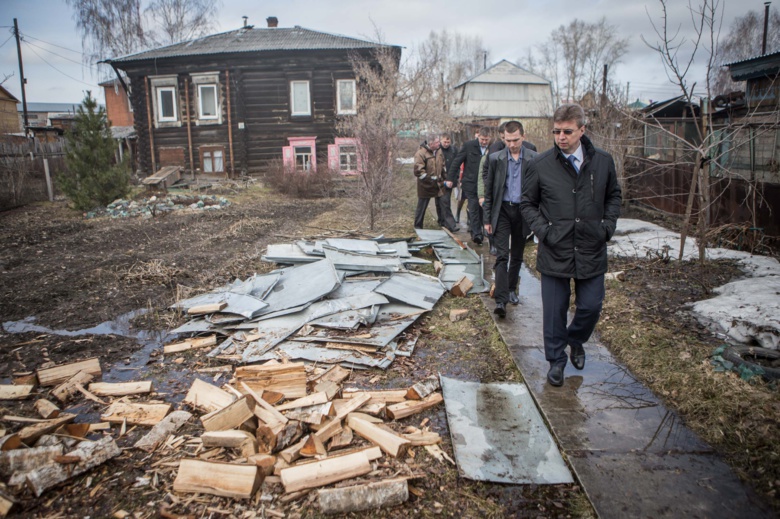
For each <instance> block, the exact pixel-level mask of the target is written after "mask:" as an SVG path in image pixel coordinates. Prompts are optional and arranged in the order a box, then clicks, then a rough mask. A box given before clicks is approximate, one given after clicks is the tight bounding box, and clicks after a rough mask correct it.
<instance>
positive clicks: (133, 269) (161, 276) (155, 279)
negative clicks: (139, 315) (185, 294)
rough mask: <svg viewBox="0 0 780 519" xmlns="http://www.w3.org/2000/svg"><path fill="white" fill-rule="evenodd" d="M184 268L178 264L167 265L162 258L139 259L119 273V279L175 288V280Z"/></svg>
mask: <svg viewBox="0 0 780 519" xmlns="http://www.w3.org/2000/svg"><path fill="white" fill-rule="evenodd" d="M181 272H182V270H181V269H180V268H179V267H177V266H176V265H166V264H165V262H164V261H163V260H161V259H152V260H149V261H137V262H135V263H133V264H132V265H131V266H130V268H128V269H127V270H125V271H124V272H122V271H120V272H118V273H117V277H118V279H119V280H122V281H125V282H128V283H140V284H142V285H148V284H158V285H165V286H167V287H171V288H173V281H174V278H176V276H178V275H179V274H181Z"/></svg>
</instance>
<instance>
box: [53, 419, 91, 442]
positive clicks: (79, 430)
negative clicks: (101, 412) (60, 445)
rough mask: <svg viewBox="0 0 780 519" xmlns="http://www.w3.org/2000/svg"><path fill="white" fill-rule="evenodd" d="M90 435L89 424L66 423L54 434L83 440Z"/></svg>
mask: <svg viewBox="0 0 780 519" xmlns="http://www.w3.org/2000/svg"><path fill="white" fill-rule="evenodd" d="M87 433H89V424H88V423H66V424H65V425H63V426H62V427H60V428H59V429H57V430H56V431H55V433H54V434H59V435H61V436H68V437H70V438H73V439H82V438H84V437H86V436H87Z"/></svg>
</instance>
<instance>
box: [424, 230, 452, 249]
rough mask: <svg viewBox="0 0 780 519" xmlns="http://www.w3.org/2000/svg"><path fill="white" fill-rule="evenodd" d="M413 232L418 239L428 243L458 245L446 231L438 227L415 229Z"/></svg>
mask: <svg viewBox="0 0 780 519" xmlns="http://www.w3.org/2000/svg"><path fill="white" fill-rule="evenodd" d="M414 232H415V233H416V234H417V236H418V237H419V238H420V241H423V242H428V243H444V244H449V245H454V246H456V247H457V246H458V245H457V243H456V242H455V240H453V239H452V236H450V235H449V234H448V233H447V231H442V230H438V229H415V230H414Z"/></svg>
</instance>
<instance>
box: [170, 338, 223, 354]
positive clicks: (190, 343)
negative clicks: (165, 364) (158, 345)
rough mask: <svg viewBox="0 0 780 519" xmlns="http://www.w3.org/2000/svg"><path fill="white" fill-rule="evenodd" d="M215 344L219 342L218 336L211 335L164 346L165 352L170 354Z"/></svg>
mask: <svg viewBox="0 0 780 519" xmlns="http://www.w3.org/2000/svg"><path fill="white" fill-rule="evenodd" d="M215 344H217V336H216V335H209V336H208V337H198V338H194V339H187V340H186V341H181V342H176V343H173V344H166V345H165V346H163V353H164V354H166V355H170V354H171V353H179V352H182V351H187V350H192V349H196V348H207V347H209V346H214V345H215Z"/></svg>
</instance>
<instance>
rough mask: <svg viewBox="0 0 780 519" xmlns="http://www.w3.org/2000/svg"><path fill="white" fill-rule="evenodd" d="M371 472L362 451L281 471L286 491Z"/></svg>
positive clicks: (313, 486)
mask: <svg viewBox="0 0 780 519" xmlns="http://www.w3.org/2000/svg"><path fill="white" fill-rule="evenodd" d="M369 472H371V463H369V460H368V457H367V456H366V454H365V453H363V452H356V453H354V454H348V455H346V456H339V457H336V458H329V459H326V460H322V461H318V462H315V463H307V464H305V465H300V466H296V467H289V468H286V469H283V470H282V471H281V477H282V484H283V485H284V490H285V492H287V493H290V492H297V491H299V490H305V489H307V488H315V487H320V486H323V485H328V484H330V483H335V482H337V481H343V480H345V479H350V478H354V477H357V476H362V475H364V474H368V473H369Z"/></svg>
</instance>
